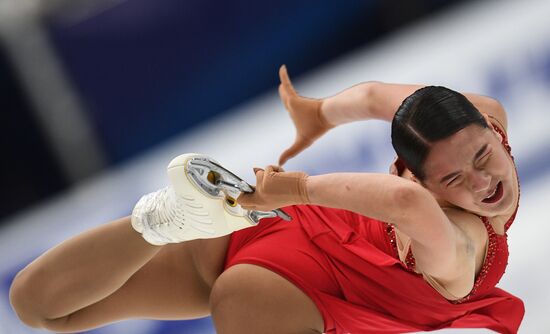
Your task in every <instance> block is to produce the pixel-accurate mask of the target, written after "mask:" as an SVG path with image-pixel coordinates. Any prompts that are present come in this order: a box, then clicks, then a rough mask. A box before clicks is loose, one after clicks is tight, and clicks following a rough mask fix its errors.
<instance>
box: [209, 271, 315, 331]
mask: <svg viewBox="0 0 550 334" xmlns="http://www.w3.org/2000/svg"><path fill="white" fill-rule="evenodd" d="M210 304H211V309H212V317H213V319H214V324H215V326H216V330H217V332H218V333H220V334H233V333H235V334H240V333H264V334H269V333H273V334H275V333H278V334H280V333H300V334H306V333H311V334H313V333H322V332H323V331H324V323H323V318H322V316H321V313H320V312H319V310H318V309H317V307H316V305H315V304H314V303H313V301H312V300H311V299H310V298H309V297H308V296H307V295H306V294H305V293H304V292H302V291H301V290H300V289H299V288H297V287H296V286H295V285H293V284H292V283H291V282H289V281H288V280H286V279H285V278H283V277H281V276H279V275H277V274H275V273H274V272H272V271H270V270H268V269H265V268H262V267H259V266H255V265H249V264H240V265H235V266H233V267H231V268H229V269H228V270H226V271H225V272H224V273H223V274H222V275H221V276H220V277H219V278H218V280H217V281H216V283H215V284H214V288H213V289H212V294H211V296H210Z"/></svg>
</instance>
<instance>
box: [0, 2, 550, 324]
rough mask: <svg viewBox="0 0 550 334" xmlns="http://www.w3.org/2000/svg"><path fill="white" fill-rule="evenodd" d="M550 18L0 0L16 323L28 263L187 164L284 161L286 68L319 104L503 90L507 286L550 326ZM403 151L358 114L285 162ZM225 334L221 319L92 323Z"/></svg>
mask: <svg viewBox="0 0 550 334" xmlns="http://www.w3.org/2000/svg"><path fill="white" fill-rule="evenodd" d="M548 13H550V2H549V1H547V0H526V1H521V2H520V1H512V0H484V1H479V0H478V1H461V0H455V1H451V0H408V1H407V0H386V1H383V0H371V1H366V0H365V1H358V0H357V1H339V2H318V1H289V0H282V1H276V2H257V1H256V2H255V1H230V2H221V1H216V2H205V1H193V0H189V1H185V2H183V1H178V0H157V1H154V2H152V1H145V0H95V1H91V0H71V1H69V0H50V1H48V2H37V1H33V0H0V97H1V98H0V124H1V126H2V128H1V131H0V148H1V154H2V163H1V164H0V185H1V186H2V192H1V194H0V196H1V198H0V199H1V200H0V284H1V285H0V294H1V299H0V333H2V334H3V333H16V334H18V333H38V332H40V331H37V330H33V329H29V328H27V327H25V326H24V325H22V324H21V323H20V322H19V321H18V320H17V318H16V316H15V314H14V313H13V311H12V310H11V308H10V306H9V301H8V297H7V296H8V289H9V286H10V283H11V280H12V279H13V276H14V275H15V273H16V272H17V271H18V270H20V269H21V268H22V267H23V266H25V265H26V264H27V263H29V262H30V261H31V260H32V259H34V258H36V257H37V256H38V255H40V254H41V253H42V252H44V251H45V250H47V249H48V248H51V247H52V246H54V245H55V244H57V243H59V242H61V241H62V240H64V239H66V238H68V237H70V236H72V235H75V234H77V233H79V232H81V231H84V230H86V229H89V228H91V227H93V226H97V225H99V224H102V223H105V222H108V221H109V220H112V219H115V218H118V217H120V216H124V215H128V214H129V213H130V212H131V209H132V207H133V205H134V204H135V202H136V201H137V200H138V199H139V197H140V196H141V195H142V194H144V193H147V192H151V191H154V190H156V189H158V188H160V187H162V186H164V185H165V184H166V182H167V178H166V175H165V166H166V165H167V163H168V162H169V161H170V159H171V158H172V157H174V156H176V155H178V154H181V153H185V152H201V153H205V154H208V155H211V156H213V157H215V158H216V159H217V160H219V161H220V162H222V163H223V164H224V165H225V166H226V167H228V168H230V169H232V170H234V171H235V172H237V173H238V174H240V175H242V176H243V177H244V178H245V179H247V180H248V181H251V182H252V181H253V178H252V171H251V167H252V166H265V165H266V164H270V163H275V162H276V161H277V158H278V156H279V154H280V153H281V152H282V151H283V150H284V149H285V148H286V147H287V146H288V145H290V144H291V142H292V140H293V138H294V129H293V126H292V123H291V121H290V119H289V117H288V116H287V114H286V112H285V111H284V108H283V107H282V105H281V103H280V102H279V100H278V96H277V90H276V88H277V85H278V77H277V71H278V68H279V66H280V65H281V64H286V65H287V67H288V69H289V72H290V75H291V77H292V78H293V80H294V83H295V86H296V88H297V90H298V91H299V93H300V94H302V95H305V96H310V97H317V98H322V97H326V96H330V95H333V94H335V93H337V92H339V91H341V90H343V89H345V88H347V87H349V86H351V85H354V84H356V83H359V82H362V81H368V80H378V81H386V82H398V83H425V84H438V85H445V86H448V87H450V88H453V89H456V90H460V91H468V92H476V93H481V94H485V95H489V96H492V97H495V98H497V99H499V100H500V101H501V102H502V103H503V104H504V106H505V108H506V109H507V110H508V113H509V124H510V125H509V128H510V129H509V132H510V134H509V136H510V140H511V144H512V148H513V153H514V155H515V157H516V161H517V164H518V169H519V174H520V178H521V180H522V201H521V208H520V211H519V214H518V218H517V219H516V222H515V224H514V227H513V228H512V229H511V230H510V237H509V244H510V253H511V256H510V261H509V262H510V264H509V267H508V270H507V275H505V277H504V278H503V279H502V281H501V283H500V286H501V287H503V288H505V289H507V290H508V291H510V292H512V293H514V294H516V295H518V296H519V297H521V298H522V299H523V300H524V301H525V304H526V308H527V311H526V316H525V319H524V322H523V324H522V327H521V328H520V332H522V333H542V332H548V331H550V319H549V318H548V317H547V316H546V315H545V310H548V308H549V307H550V291H549V290H548V289H547V282H548V280H550V271H548V270H545V268H544V260H545V259H546V258H547V256H548V255H550V246H549V245H548V244H547V243H545V235H546V234H545V233H550V227H548V223H549V222H550V221H549V219H548V213H547V210H545V208H546V206H545V205H547V200H546V198H547V196H548V190H547V189H549V187H550V164H549V163H550V154H549V152H550V131H548V130H547V126H548V124H549V122H550V114H549V111H548V109H547V105H548V103H549V102H550V94H549V93H550V20H548ZM392 157H393V150H392V148H391V145H390V138H389V124H386V123H383V122H378V121H371V122H360V123H356V124H350V125H345V126H342V127H341V128H337V129H334V130H333V131H331V132H330V133H329V134H328V135H326V136H325V137H324V138H322V139H321V140H319V141H318V142H317V143H316V144H315V145H313V146H312V147H311V148H310V149H308V150H306V151H305V152H303V153H302V154H301V155H300V156H298V157H296V158H295V159H293V160H291V161H290V162H289V163H287V165H286V168H287V169H290V170H292V169H300V170H305V171H307V172H309V173H310V174H319V173H325V172H332V171H377V172H381V171H386V170H387V167H388V165H389V163H390V162H391V160H392ZM539 259H540V260H542V261H539ZM213 332H214V330H213V327H212V324H211V321H210V319H209V318H205V319H201V320H193V321H164V322H158V321H149V320H132V321H125V322H121V323H118V324H114V325H110V326H106V327H104V328H101V329H97V330H94V331H91V333H137V334H140V333H144V334H145V333H147V334H156V333H159V334H160V333H162V334H165V333H168V334H169V333H201V334H202V333H213ZM444 332H456V333H459V332H468V333H471V332H474V333H485V332H488V331H483V330H462V331H444Z"/></svg>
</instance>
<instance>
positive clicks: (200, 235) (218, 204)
mask: <svg viewBox="0 0 550 334" xmlns="http://www.w3.org/2000/svg"><path fill="white" fill-rule="evenodd" d="M167 170H168V176H169V178H170V184H171V185H170V186H169V187H167V188H164V189H161V190H159V191H157V192H154V193H151V194H147V195H145V196H143V197H142V198H141V199H140V200H139V202H138V203H137V204H136V206H135V208H134V210H133V212H132V226H133V227H134V229H135V230H136V231H138V232H139V233H141V234H142V235H143V238H144V239H145V240H147V241H148V242H149V243H151V244H154V245H164V244H167V243H178V242H183V241H187V240H194V239H206V238H217V237H221V236H224V235H227V234H230V233H232V232H234V231H238V230H241V229H243V228H247V227H251V226H255V225H256V224H258V222H259V221H260V219H262V218H268V217H275V216H279V217H281V218H282V219H284V220H290V219H291V218H290V216H288V215H287V214H286V213H284V212H283V211H282V210H274V211H269V212H262V211H248V210H245V209H243V208H242V207H241V206H240V205H239V204H238V203H237V200H236V199H237V198H238V197H239V195H240V194H241V193H242V192H254V188H253V187H252V186H250V185H249V184H248V183H246V182H245V181H243V180H242V179H241V178H239V177H238V176H236V175H235V174H233V173H232V172H230V171H229V170H227V169H225V168H224V167H222V166H221V165H220V164H219V163H218V162H217V161H215V160H214V159H212V158H209V157H207V156H205V155H202V154H195V153H190V154H183V155H180V156H178V157H176V158H174V159H173V160H172V161H171V162H170V164H169V165H168V168H167Z"/></svg>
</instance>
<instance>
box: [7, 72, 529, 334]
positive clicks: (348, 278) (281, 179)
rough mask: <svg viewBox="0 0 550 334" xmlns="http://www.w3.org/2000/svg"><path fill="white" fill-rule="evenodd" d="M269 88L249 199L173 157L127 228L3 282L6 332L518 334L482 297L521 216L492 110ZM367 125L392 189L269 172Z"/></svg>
mask: <svg viewBox="0 0 550 334" xmlns="http://www.w3.org/2000/svg"><path fill="white" fill-rule="evenodd" d="M280 78H281V85H280V87H279V93H280V96H281V99H282V101H283V104H284V105H285V107H286V109H287V110H288V112H289V114H290V116H291V118H292V120H293V122H294V124H295V126H296V140H295V142H294V144H293V145H292V146H291V147H290V148H289V149H288V150H286V151H285V152H284V153H283V154H282V155H281V157H280V160H279V166H268V167H266V168H265V169H255V174H256V185H255V187H251V186H249V185H248V184H246V183H245V182H244V181H242V180H241V179H240V178H238V177H237V176H236V175H234V174H232V173H231V172H230V171H228V170H226V169H224V168H223V167H222V166H221V165H220V164H219V163H218V162H217V161H215V160H214V159H212V158H210V157H207V156H204V155H200V154H184V155H182V156H179V157H176V158H175V159H174V160H173V161H172V162H171V163H170V164H169V166H168V175H169V177H170V185H169V186H168V187H167V188H164V189H161V190H159V191H157V192H154V193H151V194H148V195H145V196H143V197H142V198H141V199H140V200H139V201H138V203H137V204H136V207H135V208H134V210H133V213H132V215H131V216H130V217H125V218H121V219H119V220H117V221H113V222H110V223H107V224H105V225H102V226H99V227H97V228H94V229H92V230H90V231H87V232H84V233H82V234H80V235H78V236H75V237H73V238H71V239H69V240H67V241H65V242H63V243H61V244H60V245H58V246H56V247H54V248H52V249H51V250H49V251H47V252H46V253H44V254H43V255H41V256H40V257H39V258H37V259H36V260H34V261H33V262H31V263H30V264H29V265H28V266H27V267H25V268H24V269H23V270H21V271H20V272H19V273H18V274H17V276H16V278H15V279H14V281H13V283H12V287H11V290H10V300H11V303H12V306H13V308H14V310H15V311H16V313H17V314H18V316H19V317H20V319H21V320H22V321H23V322H24V323H25V324H27V325H29V326H32V327H36V328H44V329H48V330H51V331H56V332H75V331H83V330H87V329H91V328H95V327H99V326H102V325H105V324H107V323H111V322H114V321H119V320H123V319H129V318H148V319H192V318H199V317H204V316H207V315H211V316H212V319H213V322H214V325H215V328H216V331H217V332H218V333H222V334H225V333H238V334H241V333H304V334H305V333H323V332H326V333H403V332H414V331H430V330H436V329H441V328H488V329H492V330H494V331H497V332H500V333H515V332H517V330H518V327H519V325H520V323H521V320H522V317H523V314H524V306H523V303H522V301H521V300H520V299H519V298H517V297H515V296H513V295H511V294H510V293H508V292H505V291H503V290H501V289H500V288H497V287H495V285H496V284H497V283H498V281H499V279H500V278H501V277H502V275H503V274H504V271H505V269H506V265H507V259H508V246H507V231H508V228H509V227H510V225H511V224H512V222H513V220H514V217H515V215H516V212H517V208H518V201H519V183H518V178H517V173H516V169H515V165H514V160H513V158H512V156H511V154H510V146H509V145H508V138H507V135H506V129H507V119H506V114H505V111H504V109H503V107H502V106H501V104H500V103H498V102H497V101H496V100H494V99H492V98H489V97H484V96H479V95H475V94H460V93H458V92H455V91H453V90H450V89H448V88H444V87H434V86H427V87H424V86H420V85H400V84H387V83H381V82H365V83H361V84H358V85H356V86H353V87H351V88H349V89H347V90H344V91H343V92H341V93H339V94H337V95H335V96H332V97H329V98H325V99H320V100H317V99H309V98H305V97H302V96H300V95H298V94H297V93H296V91H295V90H294V88H293V87H292V84H291V82H290V79H289V78H288V74H287V72H286V68H285V67H282V68H281V70H280ZM369 119H381V120H386V121H389V122H391V125H392V127H391V130H392V133H391V138H392V144H393V147H394V149H395V151H396V153H397V159H396V160H395V161H394V163H393V164H392V166H391V169H390V171H391V173H390V174H378V173H334V174H326V175H315V176H308V175H307V174H306V173H304V172H285V171H283V169H282V168H281V167H280V165H283V164H284V163H285V162H286V161H287V160H288V159H289V158H291V157H293V156H295V155H296V154H298V153H299V152H301V151H302V150H304V149H305V148H307V147H308V146H309V145H311V144H312V143H313V142H314V141H315V140H316V139H317V138H319V137H321V136H322V135H323V134H324V133H326V132H327V131H329V130H330V129H331V128H333V127H335V126H339V125H341V124H344V123H348V122H353V121H358V120H369ZM280 209H282V210H280ZM290 217H291V221H290V222H289V221H286V220H289V218H290ZM67 223H68V224H69V223H71V222H67Z"/></svg>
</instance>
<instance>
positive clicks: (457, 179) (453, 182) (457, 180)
mask: <svg viewBox="0 0 550 334" xmlns="http://www.w3.org/2000/svg"><path fill="white" fill-rule="evenodd" d="M460 182H462V175H457V176H456V177H454V178H453V179H452V180H451V181H449V183H447V187H452V186H456V185H459V184H460Z"/></svg>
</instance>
